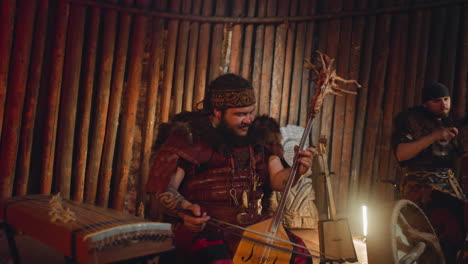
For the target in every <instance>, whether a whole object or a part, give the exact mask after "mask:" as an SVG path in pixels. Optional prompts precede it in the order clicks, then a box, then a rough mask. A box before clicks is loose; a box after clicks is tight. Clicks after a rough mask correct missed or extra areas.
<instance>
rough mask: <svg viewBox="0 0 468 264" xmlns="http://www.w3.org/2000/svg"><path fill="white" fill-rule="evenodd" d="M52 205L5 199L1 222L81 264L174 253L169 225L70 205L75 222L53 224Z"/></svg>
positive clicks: (42, 199)
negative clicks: (50, 206) (51, 218)
mask: <svg viewBox="0 0 468 264" xmlns="http://www.w3.org/2000/svg"><path fill="white" fill-rule="evenodd" d="M49 200H50V196H42V195H31V196H19V197H13V198H8V199H5V200H3V201H2V202H0V220H1V221H2V222H4V223H5V224H7V225H8V226H9V227H12V228H13V229H15V230H17V231H22V232H24V233H25V234H27V235H29V236H31V237H33V238H35V239H37V240H39V241H42V242H43V243H45V244H47V245H48V246H50V247H52V248H55V249H56V250H58V251H59V252H61V253H62V254H63V255H65V256H66V257H69V258H71V259H74V260H76V261H77V262H78V263H110V262H115V261H120V260H125V259H131V258H135V257H139V256H146V255H151V254H157V253H161V252H164V251H168V250H171V249H172V248H173V235H172V231H171V225H170V224H167V223H156V222H150V221H147V220H145V219H142V218H139V217H135V216H132V215H129V214H126V213H123V212H120V211H117V210H113V209H108V208H102V207H97V206H93V205H87V204H81V203H77V202H73V201H69V200H63V201H62V202H63V206H64V207H66V208H69V209H70V210H72V211H74V212H75V213H76V216H77V217H76V218H77V219H76V221H71V222H68V223H63V222H59V221H55V222H51V220H50V217H49V215H48V214H49V209H50V208H49Z"/></svg>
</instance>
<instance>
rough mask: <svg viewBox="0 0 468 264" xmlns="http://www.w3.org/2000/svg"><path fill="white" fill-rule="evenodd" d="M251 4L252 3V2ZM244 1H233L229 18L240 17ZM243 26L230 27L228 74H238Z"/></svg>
mask: <svg viewBox="0 0 468 264" xmlns="http://www.w3.org/2000/svg"><path fill="white" fill-rule="evenodd" d="M252 2H253V1H252ZM244 4H245V1H244V0H235V1H234V7H233V10H232V14H231V17H242V16H243V15H244V14H243V10H244ZM243 27H244V25H242V24H235V25H234V26H233V27H232V39H231V58H230V65H229V72H231V73H235V74H239V73H240V64H241V54H242V28H243Z"/></svg>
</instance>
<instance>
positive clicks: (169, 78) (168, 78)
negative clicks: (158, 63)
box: [159, 0, 181, 122]
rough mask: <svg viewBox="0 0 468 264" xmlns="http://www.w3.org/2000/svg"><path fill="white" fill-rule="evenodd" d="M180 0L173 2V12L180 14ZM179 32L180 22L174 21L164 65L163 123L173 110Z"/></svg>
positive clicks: (168, 35) (168, 32) (167, 119)
mask: <svg viewBox="0 0 468 264" xmlns="http://www.w3.org/2000/svg"><path fill="white" fill-rule="evenodd" d="M180 5H181V3H180V0H174V1H171V7H170V9H171V11H172V12H179V9H180ZM178 30H179V20H177V19H172V20H170V21H169V28H168V29H167V42H166V47H167V49H166V54H167V55H166V62H165V65H164V80H163V86H162V94H161V113H160V115H159V120H160V121H161V122H168V121H169V115H170V110H171V92H172V85H173V80H174V63H175V56H176V47H177V32H178Z"/></svg>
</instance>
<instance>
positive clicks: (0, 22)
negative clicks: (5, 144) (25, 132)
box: [0, 1, 16, 139]
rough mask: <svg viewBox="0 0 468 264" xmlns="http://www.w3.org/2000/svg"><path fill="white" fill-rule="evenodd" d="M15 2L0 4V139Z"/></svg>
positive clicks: (0, 135)
mask: <svg viewBox="0 0 468 264" xmlns="http://www.w3.org/2000/svg"><path fill="white" fill-rule="evenodd" d="M15 10H16V1H2V2H0V58H2V59H1V60H0V139H1V137H2V131H3V130H2V127H3V116H4V111H5V98H6V92H7V86H8V72H9V65H10V55H11V43H12V42H13V28H14V23H15Z"/></svg>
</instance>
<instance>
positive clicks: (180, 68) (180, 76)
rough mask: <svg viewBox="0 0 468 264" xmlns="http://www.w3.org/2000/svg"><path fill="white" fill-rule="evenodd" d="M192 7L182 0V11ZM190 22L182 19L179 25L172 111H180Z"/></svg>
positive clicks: (187, 11) (185, 11) (188, 11)
mask: <svg viewBox="0 0 468 264" xmlns="http://www.w3.org/2000/svg"><path fill="white" fill-rule="evenodd" d="M191 8H192V1H191V0H182V13H184V14H189V13H190V9H191ZM189 30H190V22H189V21H182V22H181V23H180V26H179V37H178V39H177V55H176V60H175V73H174V75H175V76H174V88H173V93H174V110H173V113H180V112H181V111H182V102H183V99H184V86H185V71H186V68H187V65H188V64H187V47H188V41H189Z"/></svg>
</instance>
